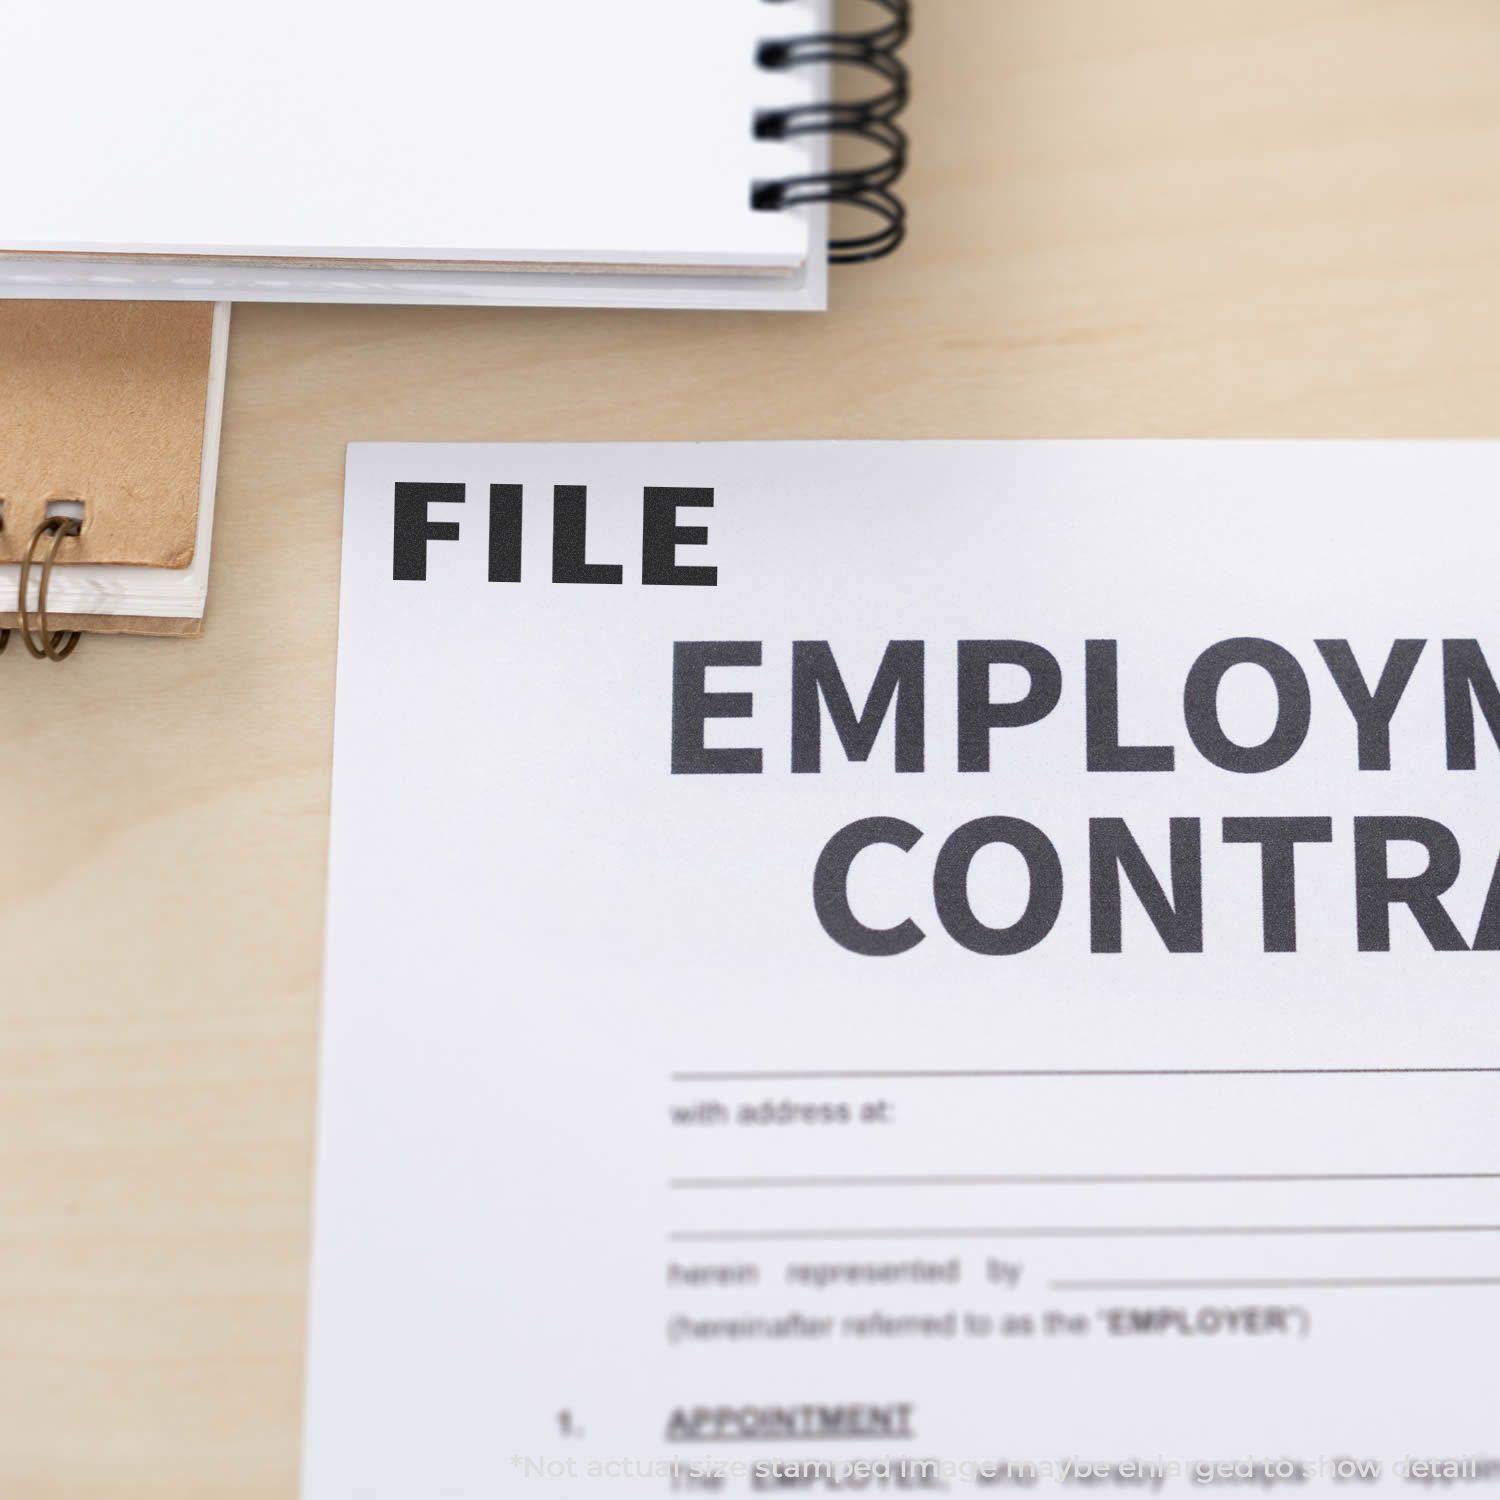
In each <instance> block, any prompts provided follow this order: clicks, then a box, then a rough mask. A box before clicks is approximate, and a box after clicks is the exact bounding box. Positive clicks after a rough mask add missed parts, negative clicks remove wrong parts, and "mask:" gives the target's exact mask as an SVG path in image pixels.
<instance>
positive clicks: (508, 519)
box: [490, 484, 521, 583]
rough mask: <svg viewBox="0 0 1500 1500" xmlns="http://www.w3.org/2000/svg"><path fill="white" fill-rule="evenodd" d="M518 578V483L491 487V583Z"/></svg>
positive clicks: (516, 580)
mask: <svg viewBox="0 0 1500 1500" xmlns="http://www.w3.org/2000/svg"><path fill="white" fill-rule="evenodd" d="M520 581H521V486H520V485H518V484H492V485H491V486H490V582H491V583H519V582H520Z"/></svg>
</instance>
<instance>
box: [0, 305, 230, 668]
mask: <svg viewBox="0 0 1500 1500" xmlns="http://www.w3.org/2000/svg"><path fill="white" fill-rule="evenodd" d="M228 346H229V306H228V304H227V303H219V304H217V305H215V304H211V303H205V302H199V303H189V302H171V303H154V304H147V303H141V302H66V301H56V302H46V301H26V302H0V647H3V646H4V644H5V640H4V632H6V631H9V630H13V629H15V628H16V627H18V626H19V627H21V628H22V631H23V635H26V621H25V620H23V619H22V618H21V611H20V609H19V608H18V606H19V604H20V589H21V578H22V566H23V564H25V565H26V566H27V567H28V569H29V575H30V576H29V580H28V584H27V590H26V603H27V608H28V609H29V610H30V611H31V612H32V617H33V618H32V622H31V630H30V632H29V636H28V637H27V638H30V639H41V638H44V637H45V636H46V635H47V632H48V630H49V629H50V630H56V631H59V632H64V633H66V632H72V631H86V632H98V633H103V634H115V635H122V634H123V635H166V636H196V635H199V634H201V632H202V629H203V610H204V605H205V603H206V601H207V595H208V567H209V546H210V542H211V540H212V537H213V514H214V490H215V480H216V476H217V472H218V458H219V425H220V416H221V413H222V410H223V404H224V372H225V364H226V356H227V352H228ZM54 520H56V523H57V524H58V525H59V526H65V527H66V532H65V535H62V536H59V537H56V538H53V537H51V536H49V535H48V534H47V532H46V528H47V526H48V524H49V522H53V521H54ZM44 586H45V587H46V590H47V594H46V598H45V600H44V599H43V596H42V592H41V590H42V588H43V587H44ZM44 605H45V611H46V617H45V619H38V615H39V613H40V612H42V611H43V609H44ZM57 659H60V657H54V660H57Z"/></svg>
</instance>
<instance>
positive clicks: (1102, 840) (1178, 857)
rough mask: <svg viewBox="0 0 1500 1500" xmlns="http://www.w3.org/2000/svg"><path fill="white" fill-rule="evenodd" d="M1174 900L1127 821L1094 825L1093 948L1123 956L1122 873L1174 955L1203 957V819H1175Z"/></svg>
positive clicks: (1104, 820)
mask: <svg viewBox="0 0 1500 1500" xmlns="http://www.w3.org/2000/svg"><path fill="white" fill-rule="evenodd" d="M1169 828H1170V839H1171V865H1172V896H1171V899H1170V900H1168V898H1167V894H1166V892H1165V891H1163V890H1162V888H1161V882H1160V881H1159V880H1158V879H1157V878H1156V875H1155V874H1154V873H1153V871H1152V869H1151V866H1150V865H1149V864H1147V862H1146V856H1145V855H1144V854H1143V853H1142V852H1141V846H1140V845H1139V844H1137V843H1136V841H1135V838H1134V836H1133V835H1132V834H1131V832H1130V829H1129V828H1128V827H1127V826H1126V824H1125V820H1124V819H1123V818H1090V819H1089V928H1090V939H1089V947H1090V950H1091V951H1092V952H1094V953H1119V952H1120V951H1121V928H1122V925H1123V921H1122V917H1121V911H1120V908H1121V899H1120V872H1121V870H1123V871H1124V872H1125V877H1126V879H1127V880H1129V882H1130V888H1131V889H1132V890H1133V891H1134V892H1135V894H1136V896H1137V897H1138V898H1139V900H1140V903H1141V906H1142V908H1143V909H1144V910H1145V913H1146V915H1147V916H1148V917H1150V919H1151V925H1152V926H1153V927H1154V928H1155V929H1156V931H1157V933H1158V935H1159V936H1160V938H1161V940H1162V942H1163V943H1164V944H1165V945H1166V949H1167V952H1168V953H1202V952H1203V844H1202V838H1201V835H1200V832H1199V828H1198V820H1197V818H1172V819H1171V820H1170V823H1169Z"/></svg>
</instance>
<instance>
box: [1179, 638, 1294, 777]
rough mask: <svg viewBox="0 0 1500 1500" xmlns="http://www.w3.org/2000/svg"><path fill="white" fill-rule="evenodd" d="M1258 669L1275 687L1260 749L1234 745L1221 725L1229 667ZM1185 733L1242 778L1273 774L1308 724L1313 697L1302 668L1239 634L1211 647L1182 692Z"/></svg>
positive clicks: (1270, 645)
mask: <svg viewBox="0 0 1500 1500" xmlns="http://www.w3.org/2000/svg"><path fill="white" fill-rule="evenodd" d="M1245 663H1248V664H1249V665H1251V666H1255V667H1260V668H1261V669H1262V670H1263V671H1264V672H1265V673H1266V674H1267V676H1269V677H1270V679H1271V682H1272V684H1273V685H1274V687H1275V689H1276V723H1275V725H1274V726H1273V728H1272V730H1271V733H1270V735H1269V736H1268V737H1267V738H1266V739H1265V740H1264V741H1263V742H1262V743H1261V744H1259V745H1237V744H1235V742H1234V741H1233V740H1232V739H1230V738H1229V736H1228V735H1227V734H1225V733H1224V728H1223V726H1222V725H1221V724H1220V723H1219V684H1220V683H1221V682H1222V681H1223V680H1224V674H1225V673H1226V672H1227V671H1229V669H1230V668H1231V667H1237V666H1240V665H1242V664H1245ZM1182 707H1183V715H1184V717H1185V718H1186V720H1187V730H1188V735H1189V737H1190V738H1191V739H1192V742H1193V743H1194V744H1195V745H1196V746H1197V747H1198V753H1199V754H1200V755H1202V757H1203V758H1204V760H1206V761H1209V762H1211V763H1212V764H1213V765H1216V766H1218V767H1219V769H1220V770H1221V771H1239V772H1242V773H1244V774H1245V775H1250V774H1253V773H1254V772H1257V771H1274V770H1275V769H1276V768H1277V766H1284V765H1285V764H1286V763H1287V762H1288V761H1289V760H1290V759H1291V758H1292V757H1293V756H1294V755H1295V754H1296V753H1297V752H1298V751H1299V750H1300V749H1301V748H1302V742H1303V740H1305V739H1306V738H1307V729H1308V725H1310V724H1311V723H1312V693H1311V692H1310V691H1309V690H1308V686H1307V674H1306V673H1305V672H1304V671H1303V670H1302V664H1301V663H1300V662H1299V661H1298V660H1297V658H1296V657H1295V656H1293V655H1292V653H1291V652H1290V651H1288V650H1287V649H1286V647H1285V646H1278V645H1277V644H1276V642H1275V641H1263V640H1259V639H1258V638H1256V637H1255V636H1239V637H1237V638H1236V639H1234V640H1229V641H1219V642H1217V643H1216V644H1214V645H1212V646H1210V647H1209V648H1208V650H1207V651H1205V652H1204V653H1203V654H1202V655H1201V656H1200V657H1199V658H1198V660H1197V661H1195V662H1194V663H1193V665H1192V667H1191V668H1190V669H1189V670H1188V675H1187V684H1186V686H1185V687H1184V688H1183V691H1182Z"/></svg>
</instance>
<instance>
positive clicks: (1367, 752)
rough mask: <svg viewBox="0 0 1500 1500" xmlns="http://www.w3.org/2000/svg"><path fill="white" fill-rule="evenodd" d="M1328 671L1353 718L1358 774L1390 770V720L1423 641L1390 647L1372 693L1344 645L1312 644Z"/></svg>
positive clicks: (1414, 667)
mask: <svg viewBox="0 0 1500 1500" xmlns="http://www.w3.org/2000/svg"><path fill="white" fill-rule="evenodd" d="M1315 644H1316V646H1317V648H1318V650H1319V652H1321V653H1322V657H1323V660H1324V661H1325V662H1326V663H1327V665H1328V670H1329V672H1330V674H1331V675H1332V677H1333V680H1334V682H1335V683H1336V684H1337V685H1338V690H1339V692H1341V693H1342V694H1343V695H1344V702H1345V703H1347V704H1348V705H1349V712H1350V713H1351V714H1353V715H1354V728H1355V732H1356V733H1357V734H1358V736H1359V768H1360V770H1361V771H1389V770H1390V768H1391V718H1392V716H1393V715H1394V714H1395V712H1396V705H1397V704H1398V703H1400V701H1401V695H1402V694H1403V693H1404V692H1405V691H1406V685H1407V683H1409V682H1410V681H1411V674H1412V673H1413V672H1414V671H1416V669H1417V658H1418V657H1419V656H1421V654H1422V648H1423V647H1424V646H1425V645H1426V644H1427V642H1426V641H1416V640H1399V641H1396V642H1395V643H1394V644H1393V645H1392V646H1391V654H1390V655H1389V656H1388V657H1386V659H1385V666H1384V667H1383V668H1382V669H1381V672H1380V681H1379V682H1377V683H1376V684H1375V691H1374V692H1373V693H1372V692H1371V691H1370V688H1369V684H1368V683H1366V681H1365V676H1364V673H1363V672H1361V671H1360V670H1359V663H1358V662H1357V661H1355V659H1354V652H1353V651H1352V650H1351V649H1350V647H1349V642H1348V641H1317V642H1315Z"/></svg>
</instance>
